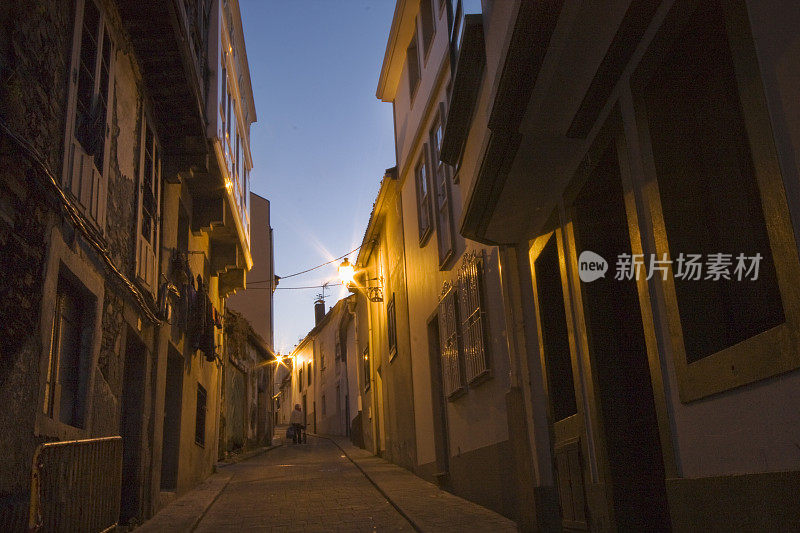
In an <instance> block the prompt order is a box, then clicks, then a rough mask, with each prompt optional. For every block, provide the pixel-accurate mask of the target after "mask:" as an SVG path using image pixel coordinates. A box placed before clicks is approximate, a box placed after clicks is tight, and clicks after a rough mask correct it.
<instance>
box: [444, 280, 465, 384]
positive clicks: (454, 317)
mask: <svg viewBox="0 0 800 533" xmlns="http://www.w3.org/2000/svg"><path fill="white" fill-rule="evenodd" d="M456 295H457V291H456V289H455V288H454V287H452V286H450V285H449V284H445V287H444V290H443V296H442V299H441V300H440V302H439V346H440V349H441V357H442V381H443V386H444V394H445V396H447V397H448V398H449V397H452V396H454V395H456V394H457V393H459V392H461V391H462V390H463V389H464V377H463V371H462V364H461V361H460V350H459V338H458V337H459V336H458V311H457V310H456V298H457V296H456Z"/></svg>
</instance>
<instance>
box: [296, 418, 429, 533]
mask: <svg viewBox="0 0 800 533" xmlns="http://www.w3.org/2000/svg"><path fill="white" fill-rule="evenodd" d="M309 435H310V436H312V437H316V438H318V439H325V440H328V441H331V442H332V443H333V444H335V445H336V447H337V448H339V450H341V452H342V453H343V454H344V456H345V457H347V459H348V460H349V461H350V462H351V463H353V465H354V466H355V467H356V468H358V470H359V471H360V472H361V473H362V474H363V475H364V477H365V478H367V480H368V481H369V482H370V483H372V486H373V487H375V489H376V490H377V491H378V492H380V493H381V495H382V496H383V497H384V498H386V501H387V502H389V504H390V505H391V506H392V507H394V508H395V510H396V511H397V512H398V513H400V516H402V517H403V518H405V519H406V522H408V523H409V524H410V525H411V527H412V528H414V531H418V532H419V533H422V531H423V530H422V528H420V527H419V525H418V524H417V523H416V522H414V520H413V519H412V518H411V517H410V516H408V514H407V513H406V512H405V511H404V510H403V509H402V508H401V507H400V506H399V505H397V503H396V502H395V501H394V500H393V499H392V498H390V497H389V495H388V494H386V491H384V490H383V489H382V488H381V487H380V485H378V484H377V483H376V482H375V480H374V479H372V478H371V477H370V475H369V474H367V472H366V471H365V470H364V469H363V468H361V465H359V464H358V463H357V462H355V461H354V460H353V458H352V457H350V455H349V454H348V453H347V452H346V451H345V449H344V448H342V447H341V446H339V443H338V442H336V441H335V440H334V439H332V438H330V437H324V436H322V435H316V434H314V433H309Z"/></svg>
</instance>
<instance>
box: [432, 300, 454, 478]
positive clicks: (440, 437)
mask: <svg viewBox="0 0 800 533" xmlns="http://www.w3.org/2000/svg"><path fill="white" fill-rule="evenodd" d="M428 357H429V358H430V365H431V400H432V406H433V442H434V447H435V450H436V470H437V472H435V473H434V476H435V477H436V481H437V483H439V485H440V486H447V485H448V475H447V474H448V472H449V471H450V454H449V450H450V446H449V443H448V439H447V402H446V400H445V398H444V386H443V385H442V354H441V349H440V344H439V316H438V315H435V316H434V317H433V318H432V319H431V320H430V321H429V322H428Z"/></svg>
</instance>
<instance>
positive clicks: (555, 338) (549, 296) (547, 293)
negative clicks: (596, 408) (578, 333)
mask: <svg viewBox="0 0 800 533" xmlns="http://www.w3.org/2000/svg"><path fill="white" fill-rule="evenodd" d="M534 270H535V276H536V299H537V305H538V309H539V323H540V327H539V331H540V333H541V336H542V343H541V351H542V354H543V357H542V360H543V362H544V367H545V372H546V374H547V395H548V397H549V398H550V405H551V407H552V415H553V421H554V422H558V421H559V420H563V419H565V418H567V417H569V416H572V415H574V414H575V413H577V412H578V406H577V402H576V401H575V383H574V380H573V375H572V358H571V355H570V349H569V332H568V329H567V312H566V309H565V307H564V293H563V289H562V286H561V270H560V267H559V263H558V245H557V243H556V237H555V235H550V238H549V240H548V241H547V244H545V246H544V248H543V249H542V251H541V252H540V253H539V256H538V257H537V258H536V260H535V261H534Z"/></svg>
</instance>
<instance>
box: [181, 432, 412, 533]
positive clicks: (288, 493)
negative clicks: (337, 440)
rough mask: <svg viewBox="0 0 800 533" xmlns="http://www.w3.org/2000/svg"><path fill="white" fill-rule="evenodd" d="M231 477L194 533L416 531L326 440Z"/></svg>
mask: <svg viewBox="0 0 800 533" xmlns="http://www.w3.org/2000/svg"><path fill="white" fill-rule="evenodd" d="M228 468H229V470H230V471H231V472H232V473H233V477H232V478H231V480H230V481H229V482H228V485H227V486H226V487H225V489H223V491H222V493H221V494H220V495H219V497H218V498H217V499H216V500H215V501H214V503H213V504H212V506H211V507H210V508H209V509H208V511H207V512H206V514H205V516H204V517H203V518H202V520H201V521H200V523H199V525H198V527H197V529H196V531H198V532H200V531H202V532H209V533H210V532H215V531H251V530H252V531H292V530H294V531H298V530H303V531H374V530H376V529H377V530H381V531H413V529H412V527H411V526H410V525H409V523H408V522H407V521H406V520H405V519H404V518H403V517H402V516H401V515H400V514H399V513H398V512H397V511H396V510H395V509H394V507H392V506H391V504H389V502H387V501H386V499H385V498H383V497H382V496H381V494H380V493H379V492H378V491H377V490H375V487H374V486H372V484H370V482H369V481H368V480H367V479H366V478H365V477H364V476H363V475H362V474H361V472H360V471H359V470H358V469H357V468H356V467H355V466H354V465H353V464H352V463H351V462H350V461H349V460H348V459H347V457H345V456H344V454H342V453H341V451H340V450H339V448H337V447H336V445H335V444H333V443H332V442H330V441H328V440H325V439H318V438H314V437H310V438H309V439H308V443H307V444H305V445H298V446H292V445H287V446H282V447H280V448H278V449H276V450H272V451H270V452H269V453H266V454H263V455H260V456H258V457H254V458H253V459H250V460H247V461H243V462H241V463H239V464H236V465H232V466H230V467H228Z"/></svg>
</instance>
